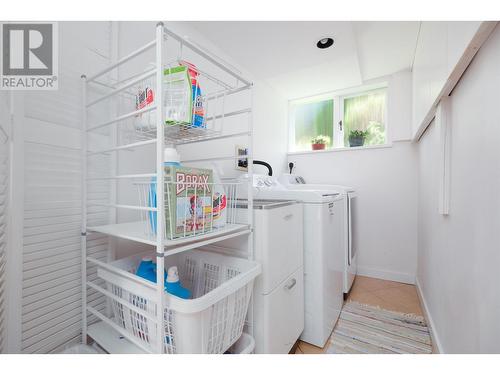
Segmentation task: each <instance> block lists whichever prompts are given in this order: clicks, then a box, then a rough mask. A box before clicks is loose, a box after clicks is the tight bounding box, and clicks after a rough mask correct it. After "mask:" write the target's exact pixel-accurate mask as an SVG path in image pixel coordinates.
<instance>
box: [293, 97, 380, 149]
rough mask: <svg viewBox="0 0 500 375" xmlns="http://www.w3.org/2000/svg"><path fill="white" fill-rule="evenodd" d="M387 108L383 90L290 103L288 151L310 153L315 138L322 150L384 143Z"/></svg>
mask: <svg viewBox="0 0 500 375" xmlns="http://www.w3.org/2000/svg"><path fill="white" fill-rule="evenodd" d="M386 107H387V90H386V88H385V87H384V88H376V89H371V90H363V91H360V92H357V93H352V92H351V93H349V94H348V95H335V94H330V95H323V96H321V97H315V98H314V97H313V98H308V99H305V100H296V101H292V102H290V137H289V139H290V146H289V150H290V151H292V152H293V151H309V150H311V149H312V140H313V138H316V137H318V136H323V137H322V138H323V139H325V141H326V144H325V149H331V148H343V147H355V146H371V145H383V144H386V143H387V137H386Z"/></svg>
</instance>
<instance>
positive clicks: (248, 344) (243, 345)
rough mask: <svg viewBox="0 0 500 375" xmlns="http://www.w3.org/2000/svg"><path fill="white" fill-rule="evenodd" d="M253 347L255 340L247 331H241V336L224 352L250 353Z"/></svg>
mask: <svg viewBox="0 0 500 375" xmlns="http://www.w3.org/2000/svg"><path fill="white" fill-rule="evenodd" d="M254 349H255V340H254V338H253V337H252V336H250V335H249V334H248V333H245V332H243V333H242V334H241V337H240V338H239V339H238V341H236V342H235V343H234V344H233V345H232V346H231V347H230V348H229V350H228V351H227V352H226V354H251V353H253V350H254Z"/></svg>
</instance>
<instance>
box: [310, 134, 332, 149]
mask: <svg viewBox="0 0 500 375" xmlns="http://www.w3.org/2000/svg"><path fill="white" fill-rule="evenodd" d="M328 143H330V137H328V136H326V135H317V136H316V137H314V138H313V139H311V145H312V149H313V150H314V151H317V150H324V149H325V148H326V145H327V144H328Z"/></svg>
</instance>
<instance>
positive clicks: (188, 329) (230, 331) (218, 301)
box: [97, 250, 261, 354]
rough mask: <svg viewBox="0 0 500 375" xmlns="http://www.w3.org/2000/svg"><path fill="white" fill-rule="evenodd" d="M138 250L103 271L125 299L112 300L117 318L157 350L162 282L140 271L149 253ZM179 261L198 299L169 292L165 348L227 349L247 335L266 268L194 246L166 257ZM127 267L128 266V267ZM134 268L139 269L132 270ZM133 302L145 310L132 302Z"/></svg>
mask: <svg viewBox="0 0 500 375" xmlns="http://www.w3.org/2000/svg"><path fill="white" fill-rule="evenodd" d="M147 255H149V256H151V253H146V254H138V255H135V256H131V257H128V258H124V259H120V260H118V261H114V262H111V263H109V264H108V265H107V266H106V267H99V268H98V270H97V273H98V276H99V277H101V278H102V279H104V280H106V281H107V284H108V290H110V291H111V292H112V293H113V294H114V295H115V296H117V297H119V298H120V299H122V300H124V301H125V302H126V303H125V304H122V303H120V302H119V301H115V300H112V306H113V312H114V319H115V322H116V323H117V324H118V325H119V326H121V327H122V328H125V329H126V330H127V331H128V332H130V333H131V334H132V335H133V336H134V337H135V338H136V339H138V340H140V341H141V342H142V343H143V344H144V345H145V346H146V347H149V348H150V349H151V350H152V351H156V349H155V348H156V345H157V340H156V334H157V330H156V324H155V322H154V320H152V319H151V318H149V317H148V315H149V316H157V312H156V311H157V308H156V301H157V297H156V285H155V284H153V283H151V282H147V281H146V280H144V279H142V278H140V277H138V276H135V271H136V269H137V267H138V265H139V263H140V261H141V259H142V257H143V256H147ZM170 266H177V267H178V269H179V277H180V280H181V282H182V285H183V286H185V287H186V288H188V289H190V290H191V291H192V293H193V299H190V300H184V299H180V298H177V297H175V296H173V295H170V294H168V293H166V296H165V299H166V303H165V307H166V308H165V310H164V312H163V319H164V321H165V340H164V346H165V348H164V350H165V352H166V353H195V354H197V353H224V352H225V351H226V350H228V349H229V348H230V347H231V345H233V344H234V343H235V342H236V341H237V340H238V339H239V338H240V336H241V334H242V331H243V324H244V321H245V316H246V313H247V310H248V304H249V300H250V296H251V294H252V290H253V281H254V279H255V278H256V277H257V276H258V275H259V274H260V273H261V266H260V264H259V263H256V262H253V261H249V260H246V259H241V258H235V257H230V256H226V255H221V254H216V253H212V252H209V251H201V250H191V251H187V252H184V253H179V254H175V255H170V256H167V257H165V268H168V267H170ZM124 271H126V272H124ZM130 273H132V274H133V275H131V274H130ZM128 304H132V305H134V306H136V307H139V308H140V309H141V310H144V311H145V314H144V315H142V314H140V313H138V312H136V311H134V310H132V309H130V308H128V307H127V305H128Z"/></svg>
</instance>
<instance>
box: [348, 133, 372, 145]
mask: <svg viewBox="0 0 500 375" xmlns="http://www.w3.org/2000/svg"><path fill="white" fill-rule="evenodd" d="M367 136H368V130H351V131H350V132H349V146H351V147H359V146H363V144H364V143H365V139H366V137H367Z"/></svg>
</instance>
